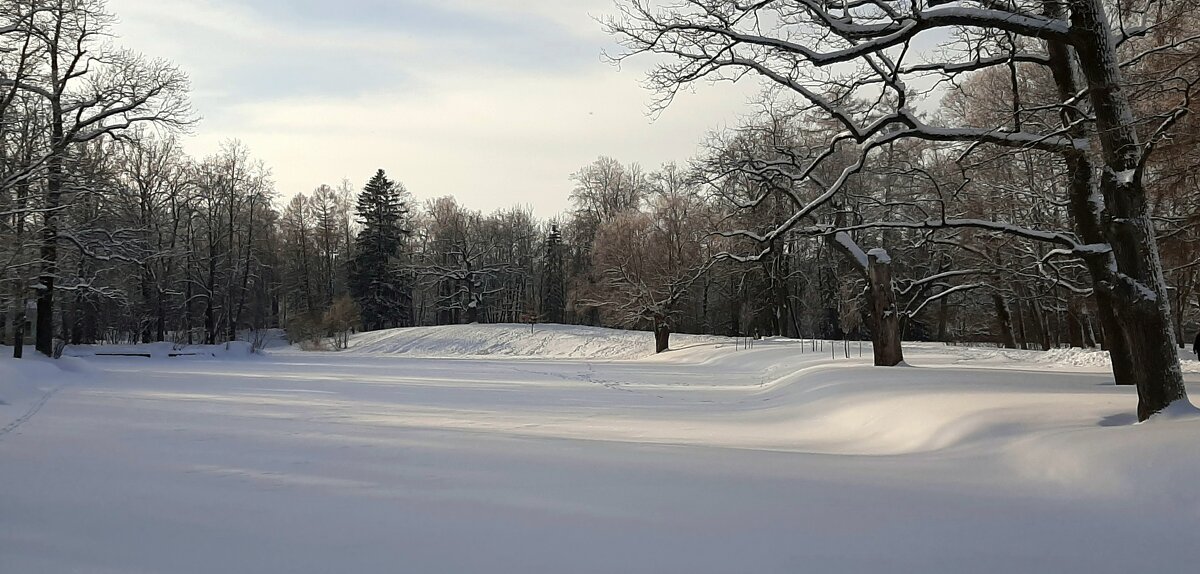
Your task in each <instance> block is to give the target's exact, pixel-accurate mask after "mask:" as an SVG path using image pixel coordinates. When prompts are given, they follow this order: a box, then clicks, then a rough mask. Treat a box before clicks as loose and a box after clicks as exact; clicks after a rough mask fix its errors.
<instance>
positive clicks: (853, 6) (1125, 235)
mask: <svg viewBox="0 0 1200 574" xmlns="http://www.w3.org/2000/svg"><path fill="white" fill-rule="evenodd" d="M620 6H621V10H622V15H621V16H620V17H618V18H614V19H612V20H610V21H609V22H608V30H609V31H610V32H611V33H612V34H614V35H615V36H616V37H617V38H618V40H619V41H620V42H621V43H622V44H623V46H624V47H625V51H624V52H623V53H622V54H620V55H619V56H618V59H622V58H626V57H629V56H631V55H638V54H657V55H659V56H661V60H660V62H659V63H658V64H657V65H656V66H655V67H654V68H653V70H652V71H651V72H650V74H649V81H650V83H651V85H652V86H653V87H655V88H657V90H658V92H659V94H661V96H662V97H661V99H660V100H658V102H657V103H658V105H660V106H665V105H666V104H668V103H669V102H670V101H671V99H672V98H673V97H674V96H675V95H676V94H677V93H678V92H679V91H680V90H681V89H682V88H685V87H686V86H688V85H689V84H691V83H693V82H697V81H702V80H728V81H736V80H739V79H742V78H745V77H749V76H755V77H758V78H761V79H763V80H765V81H766V82H768V83H769V84H770V85H772V86H774V87H775V88H776V89H778V90H783V91H786V92H787V93H788V94H790V95H791V96H792V97H794V98H796V99H797V100H798V101H800V102H803V103H804V104H805V105H807V106H808V107H809V108H811V109H812V110H814V111H816V112H819V113H822V114H824V115H825V116H826V117H828V118H829V119H830V120H831V121H833V122H835V123H836V125H838V126H839V131H838V132H837V134H836V135H835V136H834V137H832V138H830V139H829V140H828V142H827V146H826V147H825V148H824V149H823V150H821V151H819V152H818V153H815V154H813V155H812V156H810V157H801V158H798V161H796V162H793V163H792V164H791V165H789V166H785V168H784V171H786V172H787V175H788V176H789V177H790V178H792V179H793V180H794V181H797V182H802V183H805V184H812V185H815V186H816V187H818V188H819V191H818V192H817V193H815V194H813V196H811V197H810V198H806V199H802V200H801V201H799V202H797V205H796V206H795V207H794V208H793V210H792V213H791V215H790V216H789V217H788V218H787V219H786V220H784V221H783V222H782V223H781V224H779V225H776V226H774V227H772V228H769V229H767V230H765V231H759V232H753V231H748V232H747V233H746V236H747V237H748V238H751V239H754V240H755V241H757V242H758V243H762V244H770V243H771V241H772V240H773V239H775V238H778V237H780V236H782V235H784V234H787V233H789V232H790V231H792V230H794V229H796V228H797V227H801V226H806V225H809V224H810V223H811V222H810V220H809V219H808V218H809V216H810V214H812V213H813V212H814V211H815V210H817V209H818V208H820V207H822V206H824V205H826V204H828V203H830V202H832V201H835V200H836V198H837V197H838V196H839V194H840V193H842V191H843V188H844V186H845V185H846V184H847V182H848V181H850V180H851V179H852V177H853V176H855V175H856V174H858V173H860V172H861V171H862V170H863V169H864V167H865V166H867V165H868V164H869V163H870V161H871V159H872V158H873V157H875V156H877V155H878V154H880V153H883V152H884V151H885V150H886V149H887V148H888V147H889V146H890V145H892V144H894V143H896V142H901V141H904V140H910V139H915V140H923V141H926V142H931V143H937V144H941V145H944V146H947V147H952V148H957V149H958V150H959V151H960V153H961V154H966V155H969V154H970V153H971V152H972V151H974V150H976V149H981V148H987V147H1000V148H1006V149H1012V150H1040V151H1043V152H1047V153H1050V154H1058V155H1060V156H1061V157H1062V158H1063V160H1064V161H1065V162H1066V163H1067V171H1068V178H1067V179H1068V181H1069V182H1070V183H1069V185H1067V186H1066V187H1065V188H1064V189H1061V190H1059V197H1058V200H1059V203H1061V204H1065V205H1069V209H1070V213H1071V217H1072V219H1073V221H1074V228H1073V229H1056V228H1049V229H1046V228H1037V227H1033V226H1025V225H1022V224H1020V223H1018V222H1012V221H1005V220H1003V219H1000V218H994V219H992V218H979V219H974V218H952V217H947V216H946V214H945V213H943V212H941V211H940V210H938V209H937V203H938V199H939V198H937V197H929V196H927V197H926V200H927V202H926V204H925V208H926V209H925V211H926V213H927V215H926V216H925V217H921V218H918V219H911V218H903V219H892V218H886V219H884V220H879V221H864V222H861V223H856V224H852V225H850V226H849V227H850V228H855V229H884V228H891V229H896V228H906V229H921V230H939V229H952V228H954V229H976V230H981V231H985V232H991V233H1006V234H1012V235H1016V236H1018V237H1022V238H1024V239H1026V240H1030V241H1040V242H1046V243H1049V244H1052V245H1053V246H1054V249H1053V250H1052V251H1051V252H1050V253H1049V254H1048V259H1049V260H1056V259H1063V258H1066V259H1075V260H1079V261H1081V262H1082V263H1083V265H1084V266H1085V267H1086V269H1087V271H1088V272H1089V274H1090V276H1091V283H1092V287H1093V288H1094V289H1095V291H1096V293H1097V295H1098V297H1099V298H1101V300H1102V301H1101V305H1103V306H1107V307H1109V308H1111V309H1112V310H1113V313H1114V315H1115V317H1116V318H1117V319H1118V320H1117V321H1116V324H1114V325H1113V326H1112V330H1113V331H1115V333H1114V336H1116V337H1119V338H1120V340H1121V342H1122V343H1124V345H1121V346H1114V347H1113V348H1112V356H1113V363H1114V375H1115V376H1116V377H1117V378H1118V379H1125V378H1129V379H1131V380H1133V382H1134V383H1135V384H1136V386H1137V389H1138V395H1139V405H1138V415H1139V418H1140V419H1143V420H1144V419H1146V418H1148V417H1149V416H1151V415H1152V414H1154V413H1156V412H1158V411H1160V410H1162V409H1164V408H1166V407H1167V406H1168V405H1169V404H1170V403H1172V402H1174V401H1177V400H1184V399H1185V398H1186V392H1185V389H1184V386H1183V379H1182V374H1181V371H1180V367H1179V362H1178V357H1177V355H1176V351H1175V332H1174V327H1173V324H1172V317H1171V312H1170V304H1169V299H1168V292H1167V289H1166V284H1165V282H1164V274H1163V268H1162V264H1161V260H1160V257H1159V252H1158V246H1157V243H1156V236H1155V229H1154V225H1153V222H1152V220H1151V212H1150V209H1149V203H1148V196H1147V190H1146V185H1145V180H1146V166H1147V165H1148V163H1149V160H1150V158H1151V156H1152V152H1153V150H1154V149H1155V147H1156V146H1157V145H1158V143H1159V142H1160V141H1162V139H1163V137H1164V136H1165V135H1166V134H1168V133H1169V132H1170V130H1171V128H1172V127H1173V126H1174V125H1175V123H1176V122H1177V121H1178V119H1179V118H1180V117H1182V115H1183V113H1184V111H1185V105H1186V103H1187V102H1188V101H1189V96H1190V89H1191V86H1192V85H1194V84H1195V82H1194V81H1188V80H1187V78H1183V79H1182V81H1180V82H1177V83H1176V87H1175V88H1174V89H1173V90H1164V91H1163V94H1162V95H1163V97H1167V96H1169V97H1171V98H1173V99H1174V101H1175V102H1177V104H1176V105H1175V106H1173V107H1169V108H1168V109H1167V110H1161V111H1159V112H1157V113H1153V114H1148V115H1139V114H1138V113H1137V111H1138V110H1136V109H1135V108H1134V107H1133V106H1132V105H1131V100H1130V90H1131V87H1130V85H1129V84H1128V83H1127V82H1126V81H1125V80H1124V77H1125V72H1124V71H1123V68H1124V67H1126V66H1129V65H1132V64H1134V63H1136V62H1137V61H1138V60H1139V59H1142V58H1144V57H1146V54H1147V52H1148V51H1149V52H1153V51H1156V50H1158V49H1159V48H1157V47H1154V46H1149V47H1147V46H1145V45H1142V44H1140V43H1139V42H1138V41H1137V39H1138V38H1139V37H1141V36H1144V35H1146V34H1149V33H1150V32H1151V31H1153V30H1154V29H1155V28H1156V26H1159V25H1160V24H1162V22H1163V21H1162V20H1161V19H1160V16H1162V15H1163V12H1162V11H1160V10H1154V9H1151V10H1133V11H1129V10H1126V9H1125V8H1116V10H1117V13H1118V14H1120V15H1121V16H1122V17H1121V18H1119V19H1113V18H1111V17H1110V12H1109V10H1110V7H1108V6H1106V3H1104V2H1102V1H1101V0H1030V1H1022V0H1017V1H1013V2H992V1H985V0H967V1H962V2H958V1H948V0H924V1H917V2H909V1H889V0H880V1H874V0H872V1H866V2H841V1H830V2H825V1H811V0H767V1H763V2H751V3H737V2H725V1H718V0H684V1H681V2H656V1H652V0H626V1H624V2H622V3H621V4H620ZM1126 16H1128V18H1126ZM1189 39H1190V38H1183V39H1182V40H1177V41H1176V42H1174V43H1172V44H1168V46H1178V45H1180V42H1186V41H1189ZM929 41H934V42H941V44H942V46H941V47H942V48H943V49H941V50H937V51H935V50H929V49H923V46H925V45H928V44H927V42H929ZM1023 66H1024V67H1030V66H1032V67H1038V68H1043V69H1046V70H1048V71H1049V72H1050V74H1051V76H1052V77H1053V81H1054V85H1055V86H1056V88H1057V93H1056V96H1057V97H1056V98H1055V101H1054V102H1052V103H1051V104H1049V105H1046V104H1040V103H1039V104H1037V105H1029V104H1027V103H1025V102H1022V101H1017V100H1016V99H1014V107H1013V110H1014V112H1013V113H1012V114H1010V115H1009V117H1006V118H1004V120H1003V123H997V124H995V125H990V126H986V127H976V126H965V125H940V124H938V123H935V122H931V121H929V119H928V118H927V117H925V115H924V114H922V113H921V112H920V111H919V109H918V106H919V105H920V103H921V102H922V100H923V97H922V96H923V94H924V93H925V92H927V91H928V90H929V85H930V83H929V81H928V80H929V79H933V80H934V81H938V80H941V81H946V82H950V83H952V82H954V81H955V80H956V79H958V78H961V77H963V76H965V75H966V74H970V73H974V72H979V71H981V70H986V69H989V68H998V69H1005V68H1008V69H1010V70H1018V69H1019V68H1021V67H1023ZM1161 81H1165V82H1169V83H1170V82H1172V81H1173V80H1171V79H1170V78H1167V79H1163V80H1161ZM862 102H869V103H870V105H865V106H864V105H861V103H862ZM1047 111H1048V112H1050V113H1049V114H1046V113H1045V112H1047ZM1047 115H1048V116H1049V117H1051V118H1052V120H1050V121H1044V120H1041V118H1043V117H1046V116H1047ZM844 152H849V153H848V157H849V158H850V160H849V161H847V162H842V163H840V165H837V160H838V159H839V156H843V157H844V156H845V154H844ZM831 162H832V163H834V164H835V165H837V168H836V169H834V170H833V171H834V173H835V174H836V175H835V177H832V178H828V179H824V180H822V179H818V178H814V176H816V175H818V172H819V170H821V169H822V168H825V169H828V167H829V166H830V163H831ZM846 230H847V229H842V231H846ZM1121 347H1124V348H1121Z"/></svg>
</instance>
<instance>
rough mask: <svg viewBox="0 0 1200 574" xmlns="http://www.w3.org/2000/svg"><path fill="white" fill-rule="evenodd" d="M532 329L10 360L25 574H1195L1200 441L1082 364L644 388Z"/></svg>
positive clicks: (933, 368) (657, 382) (8, 472)
mask: <svg viewBox="0 0 1200 574" xmlns="http://www.w3.org/2000/svg"><path fill="white" fill-rule="evenodd" d="M518 327H519V328H522V329H525V330H526V332H527V330H528V326H527V325H525V326H512V325H510V326H460V327H443V328H433V329H414V330H399V331H393V332H390V333H379V334H364V335H360V336H358V337H357V338H356V339H355V346H354V347H353V348H352V349H351V350H349V351H345V352H340V353H333V352H325V353H321V352H311V353H305V352H301V351H298V350H294V349H287V348H284V349H277V350H275V351H272V352H268V353H267V354H266V355H265V356H263V357H258V358H255V359H253V360H231V359H229V358H213V357H195V356H192V357H176V358H158V357H154V358H133V357H102V356H95V354H94V353H82V352H77V354H84V355H88V356H87V357H84V358H68V359H65V360H63V361H59V362H51V361H48V360H40V359H33V360H24V361H20V362H17V361H13V360H11V359H0V399H3V403H0V429H2V430H0V461H3V462H2V464H0V485H3V488H0V572H4V573H8V572H14V573H18V572H19V573H41V572H54V573H58V572H87V573H93V572H94V573H159V572H162V573H167V572H169V573H184V574H187V573H196V574H201V573H202V574H211V573H212V572H254V573H262V572H281V573H327V572H353V573H356V574H357V573H367V572H372V573H373V572H381V573H382V572H386V573H393V572H417V573H428V572H451V573H457V572H488V573H528V572H563V573H567V572H569V573H591V572H596V573H611V572H637V573H640V572H646V573H651V572H653V573H672V572H680V573H684V572H686V573H737V572H755V573H775V572H779V573H784V572H787V573H796V572H838V573H858V572H863V573H865V572H921V573H931V574H937V573H961V572H972V573H988V572H996V573H1001V572H1003V573H1006V574H1007V573H1011V572H1063V573H1074V572H1079V573H1088V574H1094V573H1109V572H1112V573H1116V572H1130V571H1150V572H1188V571H1192V570H1194V569H1195V567H1196V564H1197V562H1198V561H1200V545H1197V544H1196V541H1197V538H1196V532H1197V531H1198V530H1200V491H1198V489H1197V488H1196V481H1197V478H1198V477H1200V414H1198V412H1197V411H1196V409H1195V408H1194V407H1191V406H1190V405H1187V404H1179V405H1176V406H1174V407H1173V408H1172V409H1170V412H1168V413H1164V416H1161V417H1155V418H1153V419H1151V421H1150V423H1148V424H1134V421H1135V417H1134V416H1133V412H1134V407H1135V404H1136V396H1135V393H1134V391H1133V389H1130V388H1118V387H1115V386H1113V385H1112V381H1111V376H1110V375H1108V374H1107V373H1105V372H1104V370H1103V369H1102V368H1100V366H1098V364H1086V365H1083V366H1077V365H1074V364H1072V363H1073V361H1077V360H1079V361H1083V359H1080V357H1081V356H1083V357H1091V356H1093V355H1095V353H1092V354H1090V355H1089V354H1085V353H1083V352H1073V353H1066V352H1055V353H1035V352H1022V351H1000V350H996V349H971V348H957V347H945V346H941V345H933V344H908V345H906V347H905V355H906V359H907V360H906V363H907V364H908V366H904V367H894V368H877V367H872V366H870V357H869V352H870V349H869V347H867V348H864V355H866V356H864V357H862V358H859V357H858V353H857V344H856V343H851V346H850V350H851V355H852V356H853V358H851V359H846V358H842V357H843V356H844V355H843V351H842V348H841V346H840V344H839V346H838V347H837V349H836V351H831V349H830V347H829V345H830V343H828V342H826V343H824V345H825V346H824V349H823V350H821V349H820V348H819V349H818V351H816V352H813V351H811V347H810V345H808V344H801V343H799V342H796V341H788V340H765V341H758V342H756V344H755V346H754V347H753V348H752V349H750V350H746V349H744V348H742V347H741V346H738V347H736V348H735V346H734V344H733V343H732V340H729V339H720V338H712V339H711V340H708V341H703V340H696V341H692V342H691V343H690V345H683V344H682V343H683V342H684V341H683V340H682V339H680V341H679V343H681V344H680V345H679V346H680V347H682V348H679V349H678V350H675V351H672V352H669V353H665V354H663V355H657V356H653V357H646V358H641V359H631V357H636V356H638V355H641V354H644V351H643V350H642V346H649V345H651V344H652V338H651V337H650V334H649V333H619V332H615V333H614V332H609V331H607V330H596V331H594V334H595V337H596V339H597V342H596V343H595V344H593V345H591V346H587V345H584V346H580V345H579V344H578V343H579V341H578V340H577V339H578V338H580V337H582V338H587V334H588V333H589V330H588V329H587V328H583V327H553V328H545V329H544V330H543V331H541V332H543V333H546V336H545V337H543V338H542V339H540V342H539V339H538V337H537V335H538V333H539V331H538V330H537V329H539V328H541V327H540V326H539V327H538V328H535V331H534V334H533V335H530V336H529V337H523V336H518V335H517V334H516V332H515V331H514V330H513V329H516V328H518ZM559 338H561V340H559ZM605 340H607V342H604V343H603V344H601V341H605ZM672 340H673V342H674V341H676V336H672ZM566 341H571V342H569V343H568V342H566ZM618 341H624V343H623V344H624V345H627V347H626V348H624V350H621V345H620V344H618ZM489 342H490V343H492V344H490V345H489ZM538 349H540V351H538ZM93 350H95V349H93ZM3 351H4V349H2V348H0V352H3ZM534 352H544V353H546V354H548V355H549V354H557V355H558V358H546V357H545V356H525V357H522V356H519V355H521V354H530V353H534ZM455 353H461V354H459V355H457V356H455V355H454V354H455ZM417 354H428V355H440V356H439V357H438V358H429V357H418V356H416V355H417ZM488 354H491V355H495V356H494V357H489V356H486V355H488ZM831 355H836V356H837V357H838V358H836V359H834V358H832V357H831ZM1093 360H1098V359H1093V358H1088V359H1086V361H1093ZM1185 371H1188V372H1189V373H1195V370H1194V369H1185ZM1187 377H1188V382H1189V389H1190V390H1191V391H1192V394H1193V395H1195V394H1197V393H1200V386H1198V385H1197V384H1196V383H1197V382H1200V377H1197V376H1196V375H1194V374H1188V375H1187Z"/></svg>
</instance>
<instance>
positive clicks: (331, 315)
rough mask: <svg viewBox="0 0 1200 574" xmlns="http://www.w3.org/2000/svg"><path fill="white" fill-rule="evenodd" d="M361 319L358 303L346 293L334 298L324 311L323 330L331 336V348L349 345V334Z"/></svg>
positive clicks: (343, 347) (342, 347)
mask: <svg viewBox="0 0 1200 574" xmlns="http://www.w3.org/2000/svg"><path fill="white" fill-rule="evenodd" d="M361 320H362V315H361V313H360V312H359V309H358V304H357V303H355V302H354V299H351V298H350V297H349V296H347V295H342V296H341V297H338V298H337V299H334V301H333V305H332V306H330V307H329V309H328V310H326V311H325V317H324V321H323V323H324V327H325V332H326V333H329V334H330V335H332V336H333V348H335V349H345V348H346V347H348V346H350V334H351V333H353V332H354V327H355V326H356V325H358V324H359V322H360V321H361Z"/></svg>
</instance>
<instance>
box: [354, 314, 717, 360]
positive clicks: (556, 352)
mask: <svg viewBox="0 0 1200 574" xmlns="http://www.w3.org/2000/svg"><path fill="white" fill-rule="evenodd" d="M729 341H730V339H728V338H725V337H714V336H709V335H682V334H673V335H671V347H672V348H673V349H681V348H686V347H692V346H695V345H704V344H709V345H711V344H717V343H723V342H729ZM349 350H350V351H351V352H353V353H363V354H371V355H404V356H408V357H435V358H450V357H483V356H489V357H495V356H502V357H503V356H507V357H541V358H557V359H567V358H570V359H637V358H641V357H647V356H650V355H653V354H654V335H653V333H649V332H645V331H624V330H620V329H604V328H600V327H584V326H577V325H557V324H538V325H534V326H533V327H532V328H530V326H529V325H520V324H511V323H508V324H488V325H445V326H441V327H411V328H405V329H387V330H383V331H373V332H370V333H362V334H359V335H355V336H354V337H352V338H351V339H350V349H349Z"/></svg>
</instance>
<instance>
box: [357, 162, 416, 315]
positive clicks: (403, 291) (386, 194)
mask: <svg viewBox="0 0 1200 574" xmlns="http://www.w3.org/2000/svg"><path fill="white" fill-rule="evenodd" d="M404 199H405V190H404V187H403V186H402V185H399V184H397V183H396V182H393V181H391V180H389V179H388V178H387V175H385V174H384V172H383V170H382V169H381V170H379V171H378V172H376V173H375V176H374V177H372V178H371V181H369V182H367V185H366V187H364V188H363V190H362V193H360V194H359V196H358V203H357V205H356V211H357V212H358V222H359V223H360V224H361V225H362V230H360V231H359V233H358V236H357V237H356V238H355V240H354V244H355V250H354V251H355V253H354V258H353V260H351V262H350V292H351V295H352V296H353V297H354V300H355V302H357V303H358V306H359V308H360V309H361V311H362V321H363V326H364V328H365V329H366V330H368V331H370V330H374V329H384V328H388V327H406V326H409V325H411V324H412V320H411V315H412V314H411V311H410V310H411V308H412V281H411V277H410V274H409V273H407V272H406V271H405V270H404V267H403V265H402V258H403V255H404V253H403V250H404V247H405V239H406V237H407V235H408V230H407V229H405V227H404V223H405V218H406V216H407V215H408V208H407V205H406V204H405V201H404Z"/></svg>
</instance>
